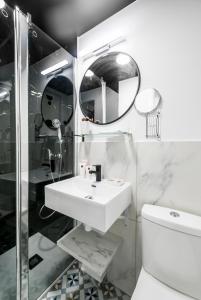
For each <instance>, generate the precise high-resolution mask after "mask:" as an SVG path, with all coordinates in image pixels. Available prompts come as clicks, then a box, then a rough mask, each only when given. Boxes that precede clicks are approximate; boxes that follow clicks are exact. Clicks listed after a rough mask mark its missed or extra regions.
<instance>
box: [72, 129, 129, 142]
mask: <svg viewBox="0 0 201 300" xmlns="http://www.w3.org/2000/svg"><path fill="white" fill-rule="evenodd" d="M75 136H78V137H81V138H82V141H83V142H84V141H85V140H86V139H87V140H88V139H94V138H118V137H120V138H122V137H125V136H128V137H131V136H132V134H131V133H129V132H127V131H120V130H119V131H113V132H96V133H93V132H89V133H85V134H80V135H75Z"/></svg>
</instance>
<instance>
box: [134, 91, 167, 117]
mask: <svg viewBox="0 0 201 300" xmlns="http://www.w3.org/2000/svg"><path fill="white" fill-rule="evenodd" d="M160 102H161V95H160V93H159V92H158V91H157V90H155V89H153V88H150V89H146V90H143V91H141V92H140V93H139V94H138V95H137V97H136V100H135V107H136V109H137V111H138V112H139V113H141V114H148V113H151V112H153V111H154V110H156V109H157V108H158V107H159V105H160Z"/></svg>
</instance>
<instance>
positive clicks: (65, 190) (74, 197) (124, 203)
mask: <svg viewBox="0 0 201 300" xmlns="http://www.w3.org/2000/svg"><path fill="white" fill-rule="evenodd" d="M130 203H131V184H130V183H129V182H121V181H111V180H106V179H105V180H102V181H100V182H94V181H92V180H90V179H86V178H83V177H80V176H76V177H73V178H70V179H66V180H63V181H60V182H56V183H53V184H49V185H47V186H46V187H45V205H46V206H47V207H49V208H51V209H53V210H56V211H58V212H60V213H62V214H64V215H67V216H69V217H71V218H73V219H76V220H78V221H80V222H82V223H84V224H85V225H87V226H89V227H92V228H94V229H96V230H99V231H101V232H103V233H105V232H106V231H107V230H108V229H109V228H110V227H111V225H112V224H113V223H114V222H115V221H116V220H117V219H118V217H119V216H120V215H121V214H122V213H123V212H124V211H125V210H126V208H127V207H128V206H129V204H130Z"/></svg>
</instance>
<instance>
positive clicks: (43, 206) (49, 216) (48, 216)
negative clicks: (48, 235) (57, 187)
mask: <svg viewBox="0 0 201 300" xmlns="http://www.w3.org/2000/svg"><path fill="white" fill-rule="evenodd" d="M59 148H60V158H59V181H60V179H61V167H62V147H61V142H60V143H59ZM49 163H50V157H49ZM50 174H51V178H52V182H53V183H54V182H55V180H54V175H53V172H52V169H51V168H50ZM44 208H45V204H43V205H42V206H41V208H40V211H39V217H40V219H41V220H47V219H49V218H51V217H52V216H53V215H54V214H55V213H56V211H55V210H53V211H52V212H51V213H50V214H49V215H47V216H43V215H42V212H43V210H44Z"/></svg>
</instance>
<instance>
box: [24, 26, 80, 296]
mask: <svg viewBox="0 0 201 300" xmlns="http://www.w3.org/2000/svg"><path fill="white" fill-rule="evenodd" d="M74 102H75V101H74V59H73V57H72V56H71V55H70V54H69V53H68V52H67V51H66V50H65V49H63V48H61V46H60V45H58V44H57V43H56V42H55V41H53V40H52V39H51V38H50V37H48V36H47V35H46V34H45V33H44V32H43V31H41V30H40V29H39V28H38V27H37V26H35V25H34V24H32V25H31V27H30V30H29V267H30V271H29V295H30V300H34V299H37V298H38V297H39V296H40V295H41V294H42V293H43V292H44V291H45V290H46V289H47V288H48V287H49V286H50V285H51V284H52V282H54V280H55V279H56V278H57V277H58V276H59V275H60V274H61V273H62V272H63V271H64V270H65V269H66V268H67V267H68V265H69V263H70V262H71V261H72V258H71V257H70V256H69V255H68V254H67V253H65V252H63V251H62V250H61V249H60V248H59V247H58V246H57V241H58V239H60V238H61V237H62V236H63V235H64V234H66V233H67V232H68V231H69V230H71V229H72V227H73V220H72V219H71V218H69V217H67V216H64V215H62V214H59V213H57V212H53V211H52V210H50V209H48V208H46V207H45V206H44V203H45V197H44V188H45V185H47V184H50V183H52V182H56V181H59V180H63V179H66V178H70V177H72V176H73V162H74V138H73V136H74V117H73V112H74Z"/></svg>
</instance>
